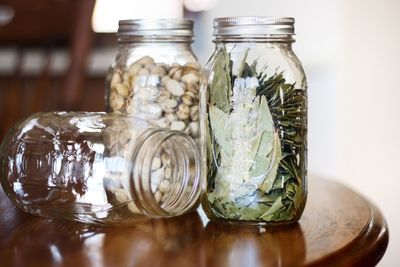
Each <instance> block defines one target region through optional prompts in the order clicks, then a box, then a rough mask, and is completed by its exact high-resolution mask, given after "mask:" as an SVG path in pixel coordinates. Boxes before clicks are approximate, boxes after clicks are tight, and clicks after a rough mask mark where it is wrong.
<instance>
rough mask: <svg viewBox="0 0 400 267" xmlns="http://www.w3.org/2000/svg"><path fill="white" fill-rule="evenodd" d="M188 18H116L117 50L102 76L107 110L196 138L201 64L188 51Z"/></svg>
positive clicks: (190, 22) (190, 50) (189, 38)
mask: <svg viewBox="0 0 400 267" xmlns="http://www.w3.org/2000/svg"><path fill="white" fill-rule="evenodd" d="M192 30H193V22H192V21H190V20H185V19H144V20H143V19H136V20H122V21H120V22H119V29H118V43H119V51H118V54H117V55H116V57H115V59H114V60H113V62H112V64H111V66H110V68H109V70H108V73H107V79H106V96H105V101H106V111H108V112H116V113H128V114H131V115H135V116H137V117H141V118H144V119H146V120H148V121H152V122H154V123H155V124H157V125H158V126H160V127H163V128H169V129H171V130H178V131H182V132H185V133H187V134H189V135H191V136H192V137H193V138H194V139H198V138H199V80H200V73H201V67H200V65H199V64H198V63H197V60H196V57H195V55H194V54H193V52H192V49H191V43H192V42H193V31H192Z"/></svg>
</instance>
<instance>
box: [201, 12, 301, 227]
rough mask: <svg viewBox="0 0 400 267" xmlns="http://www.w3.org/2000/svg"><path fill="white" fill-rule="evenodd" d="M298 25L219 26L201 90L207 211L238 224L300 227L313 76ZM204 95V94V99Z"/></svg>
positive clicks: (236, 22)
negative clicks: (297, 48)
mask: <svg viewBox="0 0 400 267" xmlns="http://www.w3.org/2000/svg"><path fill="white" fill-rule="evenodd" d="M293 35H294V19H293V18H275V17H231V18H218V19H215V20H214V36H215V40H214V42H215V51H214V53H213V55H212V56H211V58H210V60H209V62H208V64H207V66H206V67H205V69H206V75H207V83H204V84H203V85H202V86H203V88H204V89H205V90H201V92H202V95H201V103H202V105H201V107H202V110H201V111H202V112H201V114H206V116H205V117H204V119H203V122H204V127H202V129H203V128H204V130H205V136H206V141H207V142H206V143H205V145H204V146H203V149H204V150H207V152H208V155H207V166H208V175H207V190H206V194H205V197H204V199H203V202H202V203H203V207H204V209H205V212H206V213H207V215H208V216H209V218H210V219H212V220H220V221H225V222H231V223H235V222H236V223H237V222H239V223H250V224H252V223H253V224H280V223H292V222H296V221H297V220H298V219H299V218H300V216H301V214H302V212H303V209H304V206H305V201H306V196H307V183H306V174H307V95H306V88H307V82H306V77H305V74H304V71H303V68H302V66H301V63H300V61H299V60H298V58H297V56H296V55H295V53H294V52H293V50H292V43H293V42H294V39H293ZM203 92H204V93H203Z"/></svg>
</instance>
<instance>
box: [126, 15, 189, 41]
mask: <svg viewBox="0 0 400 267" xmlns="http://www.w3.org/2000/svg"><path fill="white" fill-rule="evenodd" d="M118 35H119V36H122V35H124V36H152V35H153V36H154V35H163V36H183V37H185V36H188V37H191V36H193V21H191V20H188V19H131V20H120V21H119V27H118Z"/></svg>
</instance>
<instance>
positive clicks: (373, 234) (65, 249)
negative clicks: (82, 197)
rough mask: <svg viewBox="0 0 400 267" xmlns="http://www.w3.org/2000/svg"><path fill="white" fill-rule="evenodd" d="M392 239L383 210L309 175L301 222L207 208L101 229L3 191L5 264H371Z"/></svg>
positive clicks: (0, 240) (0, 251) (0, 238)
mask: <svg viewBox="0 0 400 267" xmlns="http://www.w3.org/2000/svg"><path fill="white" fill-rule="evenodd" d="M387 243H388V228H387V225H386V222H385V220H384V218H383V217H382V215H381V213H380V212H379V210H378V209H377V208H376V207H375V206H374V205H373V204H371V203H370V202H368V201H367V200H366V199H365V198H363V197H362V196H360V195H358V194H357V193H355V192H354V191H352V190H350V189H348V188H346V187H344V186H342V185H339V184H337V183H334V182H331V181H327V180H322V179H311V182H310V189H309V198H308V203H307V206H306V210H305V212H304V215H303V217H302V219H301V220H300V222H299V223H297V224H295V225H291V226H285V227H272V228H271V227H269V228H268V227H267V228H265V227H238V226H231V225H225V224H217V223H212V222H209V221H208V220H207V219H206V218H205V215H204V213H203V212H201V211H200V212H193V213H191V214H187V215H184V216H180V217H176V218H172V219H168V220H151V221H149V222H147V223H145V224H141V225H136V226H132V227H117V228H98V227H93V226H88V225H83V224H78V223H73V222H67V221H60V220H52V219H44V218H39V217H34V216H31V215H27V214H25V213H23V212H21V211H19V210H18V209H17V208H15V207H14V206H13V205H12V204H11V203H10V201H9V200H8V199H7V198H6V196H5V195H4V193H3V192H2V191H1V192H0V266H4V267H7V266H27V267H30V266H32V267H35V266H41V267H44V266H72V267H78V266H93V267H94V266H96V267H102V266H111V267H114V266H132V267H133V266H135V267H136V266H166V267H168V266H215V267H217V266H218V267H224V266H328V267H329V266H374V265H375V264H376V263H377V262H378V261H379V260H380V259H381V257H382V256H383V254H384V252H385V250H386V247H387Z"/></svg>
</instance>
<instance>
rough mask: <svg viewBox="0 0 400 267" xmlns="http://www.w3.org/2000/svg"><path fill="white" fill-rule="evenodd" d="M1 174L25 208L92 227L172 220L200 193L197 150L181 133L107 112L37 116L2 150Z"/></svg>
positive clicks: (20, 127)
mask: <svg viewBox="0 0 400 267" xmlns="http://www.w3.org/2000/svg"><path fill="white" fill-rule="evenodd" d="M0 158H1V166H0V167H1V168H0V176H1V177H0V179H1V184H2V186H3V189H4V191H5V192H6V194H7V195H8V197H9V198H10V199H11V200H12V201H13V202H14V203H16V205H17V206H19V207H21V208H22V209H24V210H25V211H27V212H30V213H33V214H37V215H42V216H47V217H56V218H60V217H61V218H67V219H72V220H76V221H80V222H88V223H95V224H123V223H132V222H136V221H140V220H145V219H146V218H149V217H152V218H159V217H170V216H175V215H179V214H182V213H184V212H185V211H188V210H189V209H191V208H192V207H193V206H194V205H195V204H196V203H197V200H198V198H199V195H200V192H201V189H202V182H201V179H200V162H201V158H200V156H199V151H198V148H197V145H196V143H195V142H194V140H193V139H192V138H191V137H190V136H188V135H186V134H184V133H182V132H179V131H171V130H168V129H161V128H159V127H155V126H153V125H152V124H149V123H148V122H146V121H144V120H142V119H139V118H133V117H128V116H122V115H118V114H112V115H110V114H105V113H65V112H64V113H38V114H35V115H33V116H31V117H30V118H28V119H26V120H25V121H23V122H21V123H19V124H18V125H16V126H15V127H14V128H13V129H12V130H11V131H10V133H9V134H8V136H7V137H6V138H5V139H4V141H3V143H2V145H1V148H0Z"/></svg>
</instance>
